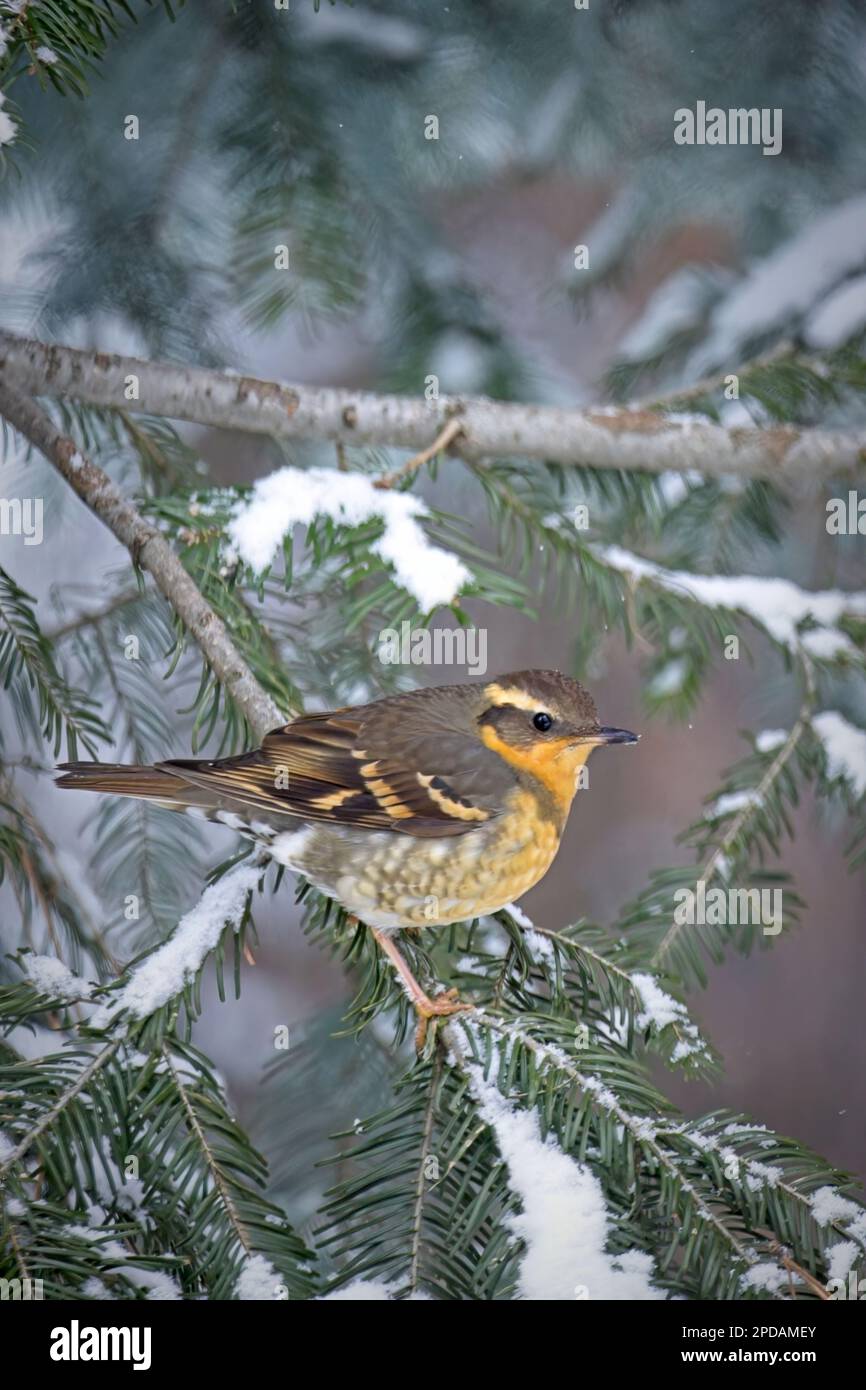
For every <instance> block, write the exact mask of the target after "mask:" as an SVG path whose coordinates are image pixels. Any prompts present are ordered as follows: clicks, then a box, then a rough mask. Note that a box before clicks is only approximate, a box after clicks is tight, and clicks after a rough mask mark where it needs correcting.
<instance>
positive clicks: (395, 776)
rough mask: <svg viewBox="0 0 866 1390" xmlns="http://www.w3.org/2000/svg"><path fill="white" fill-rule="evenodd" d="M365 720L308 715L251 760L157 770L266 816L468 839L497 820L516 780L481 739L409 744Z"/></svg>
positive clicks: (453, 736)
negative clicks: (505, 795)
mask: <svg viewBox="0 0 866 1390" xmlns="http://www.w3.org/2000/svg"><path fill="white" fill-rule="evenodd" d="M368 708H369V707H368ZM366 712H367V711H365V710H364V711H362V710H357V711H352V712H351V713H350V712H345V713H344V712H343V711H339V710H338V711H337V712H335V713H333V714H315V715H305V716H303V717H302V718H300V719H296V720H294V721H293V722H292V723H291V724H287V725H286V726H285V727H284V728H282V729H276V730H274V732H273V733H270V734H268V735H267V737H266V738H265V740H264V742H263V744H262V747H261V748H260V749H257V750H256V751H255V752H253V753H245V754H242V755H241V756H240V757H235V758H221V759H217V760H215V761H211V762H204V761H182V760H179V761H171V762H165V763H160V764H159V766H160V767H161V768H163V769H165V770H166V771H167V772H171V773H174V774H176V775H179V776H181V777H184V778H185V779H186V780H187V781H188V782H189V783H191V784H192V785H194V786H198V787H202V788H207V789H208V790H210V791H212V792H213V793H214V794H216V795H218V796H221V797H226V798H231V799H232V800H233V801H237V802H239V803H243V804H246V805H249V806H253V807H257V808H258V809H259V810H260V811H264V812H267V811H272V812H276V813H279V814H280V815H283V816H284V815H286V814H289V815H297V816H303V817H304V818H306V819H309V820H321V821H332V822H338V823H340V824H344V825H356V826H367V827H369V828H370V829H376V830H392V831H397V832H400V833H402V834H408V835H416V836H422V837H433V836H441V835H462V834H465V833H466V832H467V831H470V830H472V829H477V828H478V827H479V826H480V825H483V824H484V823H485V822H486V821H488V820H490V819H491V818H492V816H493V815H495V814H496V810H497V809H498V808H499V807H501V804H502V802H501V797H502V794H503V791H504V788H505V787H506V786H510V785H512V779H511V777H510V775H509V773H508V771H507V769H504V768H502V767H500V760H499V759H498V758H496V756H495V755H493V754H490V753H489V751H488V750H487V749H485V748H484V747H483V745H481V744H480V743H479V742H478V741H477V740H475V739H473V738H472V737H471V736H470V735H469V734H466V733H451V732H444V733H443V732H438V731H437V733H436V736H435V739H430V740H427V739H423V738H420V739H419V738H417V737H414V738H410V739H409V740H408V746H406V743H403V742H402V741H401V740H400V739H399V737H397V738H396V739H395V738H394V737H393V736H392V735H393V734H394V733H398V732H399V731H389V730H388V729H387V728H383V727H381V723H380V721H379V720H378V719H377V718H376V717H375V716H374V717H372V718H369V719H365V718H364V715H365V714H366ZM401 745H402V746H401ZM419 754H420V761H419ZM491 758H492V759H493V762H492V763H491V762H490V759H491ZM479 765H480V768H479ZM485 773H486V775H485Z"/></svg>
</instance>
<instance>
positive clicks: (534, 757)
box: [478, 671, 638, 806]
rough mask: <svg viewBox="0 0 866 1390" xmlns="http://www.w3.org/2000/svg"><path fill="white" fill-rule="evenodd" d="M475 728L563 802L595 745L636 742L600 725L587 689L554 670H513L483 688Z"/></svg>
mask: <svg viewBox="0 0 866 1390" xmlns="http://www.w3.org/2000/svg"><path fill="white" fill-rule="evenodd" d="M479 704H480V705H481V706H482V709H481V713H480V714H479V716H478V730H479V735H480V737H481V740H482V742H483V743H484V744H485V745H486V746H487V747H488V748H491V749H493V750H494V752H496V753H498V754H499V755H500V757H503V758H505V760H506V761H507V762H509V763H511V764H512V765H513V766H514V767H517V768H520V769H521V770H523V771H524V772H526V773H527V774H529V775H531V776H533V777H535V778H537V779H538V780H539V781H540V782H543V783H544V784H545V786H547V787H548V789H549V790H550V791H551V792H553V793H554V795H555V796H556V798H557V800H558V801H560V802H561V803H563V804H564V805H565V806H567V805H570V803H571V799H572V797H573V795H574V790H575V784H576V776H577V773H578V770H579V769H580V768H581V767H582V765H583V764H584V763H585V762H586V759H587V758H588V757H589V755H590V753H591V752H592V750H593V749H594V748H599V747H603V746H604V745H605V744H609V743H637V740H638V735H637V734H633V733H630V732H629V730H628V729H614V728H611V727H609V726H608V725H603V724H602V723H601V722H600V720H599V717H598V711H597V710H596V707H595V701H594V700H593V698H592V696H591V695H590V693H589V691H588V690H586V689H585V687H584V686H582V685H581V684H580V682H579V681H576V680H574V679H572V677H571V676H564V675H562V674H561V672H559V671H512V672H510V673H509V674H508V675H504V676H497V677H495V679H494V680H492V681H489V682H488V683H487V685H485V686H484V687H483V691H482V693H481V699H480V701H479Z"/></svg>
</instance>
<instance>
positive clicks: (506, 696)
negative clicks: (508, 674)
mask: <svg viewBox="0 0 866 1390" xmlns="http://www.w3.org/2000/svg"><path fill="white" fill-rule="evenodd" d="M484 694H485V695H486V696H487V698H488V700H489V701H490V703H491V705H514V707H515V709H528V710H531V711H532V713H533V714H540V713H541V712H542V711H546V710H547V705H545V704H544V703H543V702H542V701H541V700H540V699H539V698H538V696H537V695H528V694H527V692H526V691H525V690H519V689H518V688H517V686H515V685H499V684H498V683H497V682H496V681H492V682H491V683H490V685H487V686H485V687H484Z"/></svg>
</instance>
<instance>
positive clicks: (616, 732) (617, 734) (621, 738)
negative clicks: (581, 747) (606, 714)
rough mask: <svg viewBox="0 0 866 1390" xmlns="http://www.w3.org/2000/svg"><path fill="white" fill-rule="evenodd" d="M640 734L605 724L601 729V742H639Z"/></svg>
mask: <svg viewBox="0 0 866 1390" xmlns="http://www.w3.org/2000/svg"><path fill="white" fill-rule="evenodd" d="M639 738H640V734H633V733H631V732H630V731H629V730H628V729H611V728H608V727H607V725H605V726H604V727H603V728H602V729H600V731H599V740H598V741H599V743H637V741H638V739H639Z"/></svg>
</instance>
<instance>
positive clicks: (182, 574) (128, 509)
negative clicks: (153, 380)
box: [0, 374, 285, 737]
mask: <svg viewBox="0 0 866 1390" xmlns="http://www.w3.org/2000/svg"><path fill="white" fill-rule="evenodd" d="M0 415H2V416H4V417H5V418H6V419H7V420H8V421H9V423H10V424H11V425H13V426H14V427H15V429H16V430H18V432H19V433H20V434H21V435H23V437H24V438H25V439H27V440H29V441H30V443H31V444H33V445H34V446H35V447H36V448H37V449H39V451H40V452H41V453H42V454H44V455H45V457H46V458H47V459H48V460H49V462H50V463H52V464H53V465H54V467H55V468H56V469H57V470H58V472H59V473H61V474H62V475H63V477H64V478H65V479H66V481H67V482H68V483H69V484H70V486H71V487H72V488H73V489H74V491H75V492H77V494H78V496H79V497H80V498H81V500H82V501H83V502H85V503H86V505H87V506H88V507H89V508H90V510H91V511H92V512H94V513H95V515H96V516H98V517H99V519H100V521H102V522H103V523H104V524H105V525H106V526H107V527H108V529H109V531H112V532H113V533H114V535H115V536H116V537H117V539H118V540H119V541H121V542H122V543H123V544H124V545H125V546H126V547H127V549H128V550H129V552H130V554H131V555H132V557H133V560H134V561H135V563H136V564H137V565H138V566H140V568H141V569H144V570H147V571H148V572H149V573H150V574H151V575H152V576H153V579H154V581H155V582H156V585H157V588H158V589H159V590H160V592H161V593H162V594H163V595H164V596H165V598H167V599H168V601H169V603H170V604H171V606H172V608H173V609H174V611H175V613H176V614H177V615H178V617H179V618H180V619H181V620H182V621H183V623H184V625H185V626H186V628H187V629H188V631H189V632H190V633H191V635H192V636H193V638H194V639H195V641H196V642H197V643H198V646H199V647H200V649H201V651H202V654H203V655H204V657H205V659H206V661H207V662H208V664H209V665H210V667H211V669H212V671H213V673H214V675H215V676H216V678H217V680H218V681H219V682H220V684H221V685H223V686H224V687H225V689H226V690H227V692H228V693H229V695H230V696H231V697H232V699H233V700H234V702H235V704H236V705H237V706H238V708H239V709H240V710H241V711H242V713H243V715H244V717H245V718H246V720H247V722H248V723H249V725H250V727H251V728H252V729H253V732H254V733H255V734H257V735H258V736H260V737H261V736H263V735H264V734H266V733H267V732H268V731H269V730H270V729H274V728H276V727H277V726H278V725H280V724H283V723H285V714H284V713H283V712H282V711H281V710H280V709H279V708H278V706H277V705H276V704H275V703H274V701H273V700H272V699H271V697H270V696H269V695H268V694H267V692H266V691H265V690H263V689H262V687H261V685H260V684H259V682H258V681H257V680H256V678H255V677H254V675H253V674H252V672H251V671H250V670H249V668H248V666H247V665H246V662H245V661H244V660H243V658H242V656H241V655H240V652H239V651H238V649H237V647H236V646H235V644H234V642H233V641H232V639H231V637H230V636H229V634H228V631H227V629H226V626H225V624H224V623H223V621H222V619H221V618H220V617H219V616H218V615H217V614H216V613H215V612H214V610H213V608H212V607H211V606H210V604H209V603H208V602H207V600H206V599H205V598H204V597H203V595H202V594H201V592H200V591H199V589H198V587H197V586H196V584H195V582H194V581H193V579H192V578H191V577H190V575H189V574H188V573H187V571H186V570H185V569H184V567H183V565H182V564H181V562H180V560H179V559H178V557H177V556H176V555H175V553H174V551H173V550H172V548H171V546H170V545H169V544H168V542H167V541H166V540H165V538H164V536H163V535H162V534H161V533H160V532H159V531H158V530H157V528H156V527H155V526H153V525H151V524H150V522H148V521H146V520H145V518H144V517H143V516H142V515H141V513H140V512H139V511H138V510H137V508H136V507H134V506H133V504H132V503H131V502H130V501H129V500H128V499H127V498H126V497H124V495H123V493H122V492H121V491H120V489H119V488H117V487H116V486H115V484H114V483H113V482H112V481H111V479H110V478H109V476H108V474H107V473H104V472H103V470H102V469H101V468H98V467H97V466H96V464H94V463H91V462H90V461H89V460H88V459H86V458H84V456H83V455H82V454H81V453H80V452H79V450H78V449H77V448H76V446H75V444H74V442H73V440H71V439H70V438H68V436H66V435H64V434H61V433H60V431H59V430H58V429H57V428H56V427H55V425H54V423H53V422H52V421H51V420H50V419H49V418H48V416H47V415H46V414H45V412H44V411H43V410H41V409H40V408H39V406H38V405H36V404H35V403H34V402H33V401H32V400H30V399H28V397H27V396H26V395H23V394H22V393H21V391H20V390H18V389H17V387H16V386H15V385H13V383H12V381H11V380H10V378H9V376H8V374H7V375H6V376H5V377H2V378H0Z"/></svg>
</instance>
